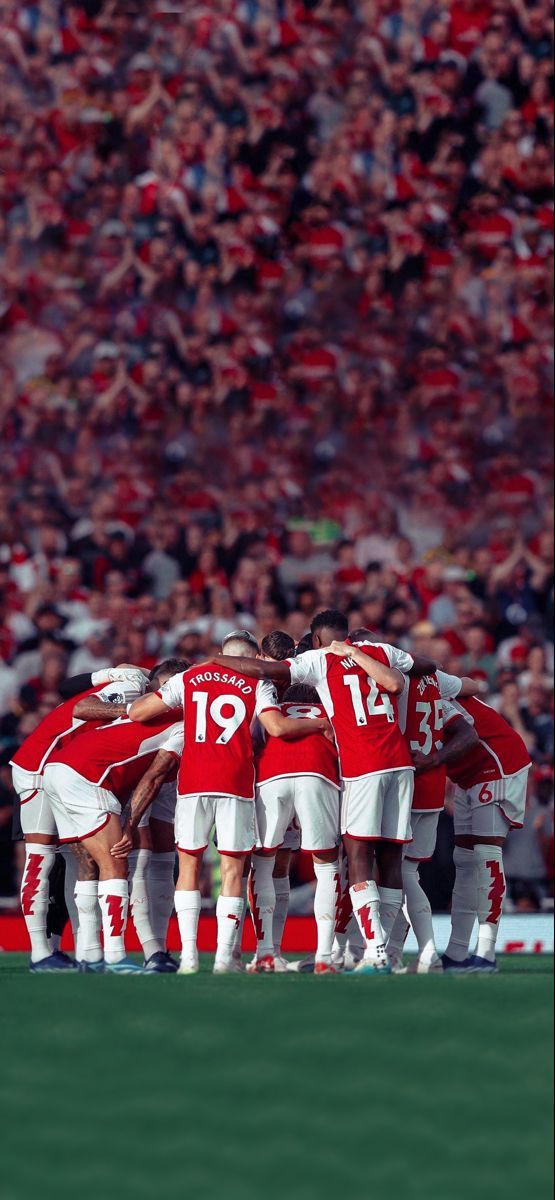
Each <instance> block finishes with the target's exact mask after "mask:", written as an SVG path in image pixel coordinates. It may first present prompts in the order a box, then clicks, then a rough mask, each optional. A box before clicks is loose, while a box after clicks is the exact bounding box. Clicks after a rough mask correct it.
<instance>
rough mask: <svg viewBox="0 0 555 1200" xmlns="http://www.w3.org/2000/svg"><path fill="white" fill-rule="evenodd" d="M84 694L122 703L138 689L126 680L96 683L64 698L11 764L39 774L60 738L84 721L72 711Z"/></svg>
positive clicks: (30, 772) (29, 737)
mask: <svg viewBox="0 0 555 1200" xmlns="http://www.w3.org/2000/svg"><path fill="white" fill-rule="evenodd" d="M85 696H98V697H99V699H100V700H105V701H106V702H107V703H108V704H125V703H126V702H130V701H131V700H136V699H137V696H138V692H137V689H136V687H133V688H131V687H130V684H129V683H121V682H118V683H104V684H97V686H96V687H91V688H88V689H87V691H85V692H80V693H79V695H78V696H72V697H71V699H70V700H65V701H64V702H63V704H58V705H57V707H56V708H53V709H52V712H50V713H48V716H46V717H43V719H42V721H40V722H39V724H38V725H37V727H36V729H33V732H32V733H30V734H29V736H28V737H26V738H25V741H24V742H22V743H21V746H20V747H19V749H18V750H17V751H16V753H15V754H14V756H13V758H12V759H10V764H11V766H14V767H20V769H21V770H22V771H28V772H29V774H32V775H42V772H43V770H44V767H45V764H46V762H47V761H48V759H49V758H50V756H51V754H52V752H53V751H54V750H55V749H56V747H57V746H59V744H60V742H61V741H62V740H63V739H64V738H67V737H68V735H69V734H72V733H75V731H76V730H77V729H79V728H80V726H81V725H84V724H85V722H84V721H83V720H78V719H77V717H74V715H73V712H74V709H75V708H76V706H77V704H78V703H79V701H80V700H83V699H84V698H85Z"/></svg>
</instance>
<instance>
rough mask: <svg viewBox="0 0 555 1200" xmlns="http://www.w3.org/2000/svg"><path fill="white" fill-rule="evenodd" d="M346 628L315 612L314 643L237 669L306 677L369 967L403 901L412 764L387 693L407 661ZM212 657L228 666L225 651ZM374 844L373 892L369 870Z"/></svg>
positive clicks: (374, 966) (363, 966) (381, 963)
mask: <svg viewBox="0 0 555 1200" xmlns="http://www.w3.org/2000/svg"><path fill="white" fill-rule="evenodd" d="M347 630H348V622H347V619H346V617H345V616H344V615H343V613H340V612H337V611H335V610H328V611H324V612H321V613H318V614H317V616H316V617H315V618H314V620H313V621H312V624H311V633H312V644H313V649H312V650H309V651H307V652H306V653H304V654H302V655H301V656H300V657H298V658H295V659H292V660H288V661H287V662H282V663H279V662H278V663H270V662H260V661H258V662H256V661H251V660H250V659H249V660H247V659H241V662H240V669H241V670H244V671H245V673H246V674H250V675H254V676H255V677H257V678H259V679H261V678H264V677H269V678H272V679H275V680H276V681H284V680H291V681H292V682H294V683H308V684H310V685H312V686H313V687H315V688H316V690H317V692H318V694H319V696H320V700H321V702H322V704H323V706H324V709H325V711H326V713H327V715H328V717H329V719H330V721H331V724H332V727H333V731H334V734H335V740H336V745H337V750H338V755H339V769H340V775H341V780H342V788H343V791H342V805H341V810H342V815H341V832H342V834H343V842H344V846H345V850H346V852H347V857H348V864H349V878H350V888H349V891H350V896H351V902H352V905H353V909H354V912H355V915H356V917H357V921H358V923H359V927H360V930H361V933H362V934H363V936H364V939H365V945H366V950H365V955H364V958H363V960H362V962H361V963H359V964H358V966H357V968H356V970H357V971H358V972H359V973H364V974H376V973H383V972H387V971H389V970H390V967H389V963H388V960H387V954H386V950H385V940H386V937H387V936H389V933H390V932H391V929H392V927H393V922H394V920H395V917H396V915H397V912H398V910H399V908H400V906H401V902H402V873H401V861H402V850H401V849H400V847H402V846H403V845H404V844H405V843H406V842H408V841H410V807H411V800H412V791H413V774H414V766H413V763H412V760H411V757H410V755H409V752H408V748H407V745H406V742H405V739H404V737H403V734H402V733H401V730H400V728H399V723H398V719H397V709H396V701H395V697H396V696H397V695H399V694H400V693H401V692H402V690H403V686H404V679H403V674H402V672H403V671H404V672H406V673H408V672H409V671H411V670H413V668H414V667H415V663H414V659H413V658H412V657H411V655H409V654H406V653H405V652H404V651H403V650H399V649H398V648H397V647H394V646H387V645H382V644H375V645H369V646H367V647H365V651H364V652H363V651H362V650H361V649H360V648H359V647H356V646H351V645H348V644H346V642H345V640H344V639H345V637H346V636H347ZM337 639H342V640H337ZM214 661H215V663H217V664H218V665H219V666H221V667H224V668H225V667H228V666H229V660H228V659H227V658H226V657H225V655H224V656H222V655H220V656H217V657H216V658H215V659H214ZM434 668H435V663H433V662H431V661H429V660H422V662H421V663H419V664H418V671H419V673H422V674H423V673H424V672H425V671H431V670H433V669H434ZM374 844H376V860H377V864H378V869H379V872H380V880H381V882H380V890H379V891H378V887H377V885H376V883H375V882H374V881H373V879H372V870H373V865H374V850H373V846H374ZM380 907H381V919H380ZM384 927H385V929H384Z"/></svg>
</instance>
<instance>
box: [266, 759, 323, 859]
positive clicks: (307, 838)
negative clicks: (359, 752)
mask: <svg viewBox="0 0 555 1200" xmlns="http://www.w3.org/2000/svg"><path fill="white" fill-rule="evenodd" d="M293 817H296V819H297V821H298V824H299V825H300V827H301V849H303V850H311V851H313V853H317V852H318V851H321V852H322V851H324V850H334V849H335V847H336V846H337V845H338V844H339V790H338V788H336V787H334V786H333V783H329V782H328V780H327V779H320V778H319V777H318V776H317V775H287V776H285V777H284V778H282V779H269V780H268V781H267V782H265V783H261V784H259V786H258V787H257V789H256V823H257V825H258V841H257V846H258V847H259V848H263V849H264V850H275V849H277V848H278V847H280V846H282V845H284V844H285V835H286V833H287V829H288V826H289V825H290V824H291V822H292V819H293Z"/></svg>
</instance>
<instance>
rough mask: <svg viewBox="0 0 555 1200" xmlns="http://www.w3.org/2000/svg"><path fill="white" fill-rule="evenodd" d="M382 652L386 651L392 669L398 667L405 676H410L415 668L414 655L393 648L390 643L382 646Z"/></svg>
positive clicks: (395, 647)
mask: <svg viewBox="0 0 555 1200" xmlns="http://www.w3.org/2000/svg"><path fill="white" fill-rule="evenodd" d="M382 650H385V653H386V654H387V657H388V659H389V665H390V667H396V669H397V670H398V671H402V672H403V675H408V673H409V671H412V668H413V666H414V659H413V657H412V654H407V651H406V650H401V649H400V647H399V646H391V645H390V644H389V642H384V643H383V644H382Z"/></svg>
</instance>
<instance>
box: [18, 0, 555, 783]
mask: <svg viewBox="0 0 555 1200" xmlns="http://www.w3.org/2000/svg"><path fill="white" fill-rule="evenodd" d="M170 10H171V11H170ZM552 40H553V38H552V18H551V12H550V8H549V5H547V4H544V3H543V0H542V2H540V3H538V4H536V3H534V4H533V5H531V6H527V5H526V4H524V3H522V2H521V0H507V2H506V3H500V4H499V3H492V4H490V3H489V2H486V3H479V4H474V3H466V2H460V3H459V0H449V3H448V4H447V5H445V6H443V8H442V9H441V12H440V11H439V10H438V11H437V12H436V11H435V10H432V9H427V8H425V7H420V8H419V6H415V5H414V4H413V3H411V2H410V0H399V2H398V3H396V4H392V3H391V2H390V0H375V2H372V3H367V2H366V0H365V2H363V3H357V2H355V0H331V3H330V2H329V0H299V2H298V3H292V2H291V0H283V2H282V3H280V4H279V5H277V4H273V3H268V4H256V3H253V4H245V3H242V2H241V0H212V2H211V3H210V5H208V6H205V7H204V8H203V7H202V6H200V7H199V6H195V5H191V4H188V3H185V2H184V0H176V3H172V4H171V5H166V4H163V3H160V0H143V3H142V4H141V5H131V4H129V5H124V4H120V3H119V0H95V3H85V2H84V0H82V2H80V0H71V2H69V3H67V4H63V5H54V4H52V3H50V0H39V2H38V3H33V4H30V3H18V4H16V3H14V2H11V3H10V2H8V3H5V4H4V5H3V6H2V23H1V29H0V80H1V83H2V87H1V88H0V116H1V122H2V137H1V138H0V167H1V171H0V230H1V233H2V238H1V241H0V245H1V249H0V339H1V342H0V384H1V387H0V432H1V441H2V447H3V449H2V450H1V451H0V462H1V465H2V472H1V475H0V717H1V716H2V714H10V713H13V705H14V703H16V704H17V697H18V695H19V694H20V689H21V686H22V684H25V683H27V682H29V681H31V682H32V686H33V687H34V688H35V689H36V695H37V697H38V702H39V703H40V702H42V699H43V697H44V696H45V695H47V694H48V695H50V694H51V695H53V696H54V697H56V695H57V693H56V688H57V685H58V682H59V677H60V673H61V671H62V666H63V668H64V669H68V670H70V671H72V672H73V671H76V670H79V671H81V670H89V669H91V668H94V667H96V666H101V665H104V664H105V663H107V662H109V661H116V660H118V659H119V660H120V661H121V659H122V658H124V659H126V660H128V659H129V658H130V657H131V653H132V650H133V652H134V653H135V654H137V655H138V656H140V658H141V660H142V662H143V664H145V663H149V662H151V661H152V659H153V658H155V657H156V655H157V654H159V653H161V654H164V653H167V652H169V651H171V652H173V650H174V648H177V647H178V646H179V647H185V646H187V647H188V650H187V651H186V650H185V649H183V653H187V656H188V657H193V658H196V659H197V660H198V661H200V660H202V658H203V657H204V656H205V655H206V654H207V653H208V652H209V651H210V649H211V648H212V646H213V645H214V644H215V643H217V642H218V641H219V640H220V638H221V636H222V635H223V634H225V632H227V631H228V630H229V629H230V628H233V627H235V626H237V625H244V626H246V627H248V628H250V629H252V630H253V631H254V632H255V633H257V634H258V636H262V635H263V634H264V633H266V632H268V631H269V630H270V629H271V628H273V627H276V626H280V627H283V628H286V629H287V630H288V631H289V632H290V633H291V635H292V636H293V637H294V638H295V639H296V640H298V639H300V638H301V637H302V636H303V635H304V634H305V633H306V630H307V628H308V625H309V623H310V618H311V615H312V613H313V612H314V610H315V609H316V608H318V607H328V606H338V607H343V608H345V609H346V610H348V611H349V614H350V616H351V617H352V620H353V623H354V624H365V625H368V626H369V627H371V628H372V629H374V630H375V631H376V632H378V633H380V635H381V636H384V637H388V638H391V639H393V640H396V641H398V642H401V644H402V645H403V646H406V648H407V649H411V648H413V649H415V650H418V648H420V649H421V651H422V652H424V653H426V652H429V653H433V654H435V655H436V656H437V658H438V659H439V660H440V661H441V662H442V663H443V665H444V666H445V667H446V669H448V670H454V671H457V670H467V671H469V672H470V673H472V674H476V675H478V676H480V677H484V678H485V679H486V680H487V682H488V683H489V685H490V688H491V689H492V691H493V689H494V688H496V689H497V697H496V700H495V702H496V703H497V704H498V705H499V707H500V710H501V711H505V715H507V716H508V719H510V720H511V721H512V723H513V724H515V727H516V728H518V729H519V731H524V734H525V736H526V740H527V744H528V745H529V746H530V750H531V753H532V755H533V756H534V757H535V758H536V759H537V760H538V761H540V760H541V761H544V760H545V759H546V757H549V756H551V755H552V735H550V734H549V732H548V721H549V719H550V715H551V710H550V707H549V702H548V699H547V698H546V693H547V691H548V689H549V688H550V686H551V681H552V678H553V674H554V667H553V642H552V632H551V629H552V623H553V520H552V516H551V506H550V496H551V466H552V457H551V450H550V440H551V439H550V436H549V433H550V421H551V411H552V380H551V368H552V349H551V347H552V321H553V288H552V260H553V180H552V168H551V142H552V135H553V99H552V66H551V61H550V52H551V49H552ZM180 652H181V651H180ZM502 669H503V670H504V669H509V670H510V671H511V675H510V677H509V679H508V680H507V679H506V680H505V682H504V683H501V682H500V671H501V670H502ZM511 684H514V687H511V686H510V685H511ZM27 716H28V714H25V717H27ZM25 717H23V716H22V719H21V724H20V725H19V726H18V727H17V729H16V731H15V734H16V736H17V737H21V736H23V727H24V723H25Z"/></svg>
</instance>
